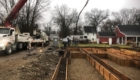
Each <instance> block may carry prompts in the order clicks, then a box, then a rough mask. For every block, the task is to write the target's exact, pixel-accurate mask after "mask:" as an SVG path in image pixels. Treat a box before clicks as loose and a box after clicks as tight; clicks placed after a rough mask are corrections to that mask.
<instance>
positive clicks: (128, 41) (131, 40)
mask: <svg viewBox="0 0 140 80" xmlns="http://www.w3.org/2000/svg"><path fill="white" fill-rule="evenodd" d="M116 41H117V43H118V44H125V45H135V46H139V45H140V44H139V43H140V36H135V37H134V36H126V37H118V38H117V40H116Z"/></svg>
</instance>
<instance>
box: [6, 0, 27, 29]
mask: <svg viewBox="0 0 140 80" xmlns="http://www.w3.org/2000/svg"><path fill="white" fill-rule="evenodd" d="M26 2H27V0H19V2H18V3H17V4H16V5H15V6H14V7H13V8H12V10H11V12H10V14H9V15H8V16H7V18H6V19H5V21H4V26H5V27H12V24H11V21H12V20H13V19H14V18H15V17H16V15H17V13H18V12H19V10H20V9H21V8H22V7H23V6H24V4H25V3H26Z"/></svg>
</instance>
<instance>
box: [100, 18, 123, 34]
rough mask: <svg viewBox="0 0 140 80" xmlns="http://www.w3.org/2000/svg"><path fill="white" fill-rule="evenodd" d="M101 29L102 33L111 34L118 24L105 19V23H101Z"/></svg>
mask: <svg viewBox="0 0 140 80" xmlns="http://www.w3.org/2000/svg"><path fill="white" fill-rule="evenodd" d="M102 24H103V27H102V30H103V31H107V32H113V31H114V29H115V27H116V25H119V24H120V23H118V22H117V21H115V20H111V19H107V20H106V21H105V22H103V23H102Z"/></svg>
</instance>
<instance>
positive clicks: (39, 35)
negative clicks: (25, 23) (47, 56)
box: [31, 29, 49, 46]
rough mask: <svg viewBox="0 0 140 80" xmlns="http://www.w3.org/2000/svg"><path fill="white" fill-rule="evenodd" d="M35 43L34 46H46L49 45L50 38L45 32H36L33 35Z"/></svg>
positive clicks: (33, 42)
mask: <svg viewBox="0 0 140 80" xmlns="http://www.w3.org/2000/svg"><path fill="white" fill-rule="evenodd" d="M32 37H33V41H32V43H31V44H32V45H36V46H37V45H42V46H46V45H48V44H49V37H48V36H47V35H46V33H45V32H44V31H41V30H40V29H38V30H35V31H34V34H33V36H32Z"/></svg>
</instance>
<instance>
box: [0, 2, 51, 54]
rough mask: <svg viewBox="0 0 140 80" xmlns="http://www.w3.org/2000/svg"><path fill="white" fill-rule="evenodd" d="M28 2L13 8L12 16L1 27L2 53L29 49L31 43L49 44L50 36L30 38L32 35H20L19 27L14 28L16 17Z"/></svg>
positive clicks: (0, 44)
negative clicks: (13, 23) (13, 22)
mask: <svg viewBox="0 0 140 80" xmlns="http://www.w3.org/2000/svg"><path fill="white" fill-rule="evenodd" d="M26 2H27V0H19V1H18V3H17V4H16V5H15V6H14V7H13V8H12V10H11V12H10V14H8V16H7V17H6V19H5V20H4V25H3V26H2V27H0V51H4V52H5V53H6V54H11V53H12V52H13V50H21V49H27V47H28V44H29V43H34V44H38V43H41V44H43V45H45V44H48V43H49V40H48V36H47V35H46V34H45V33H44V32H41V33H40V34H39V35H40V36H41V37H40V38H37V37H36V36H37V35H36V34H35V36H30V33H28V32H26V33H22V34H21V33H20V30H19V28H18V27H16V28H14V27H13V26H12V23H11V21H12V20H13V19H15V16H16V15H17V13H18V12H19V10H20V9H21V8H22V7H23V6H24V4H25V3H26Z"/></svg>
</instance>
